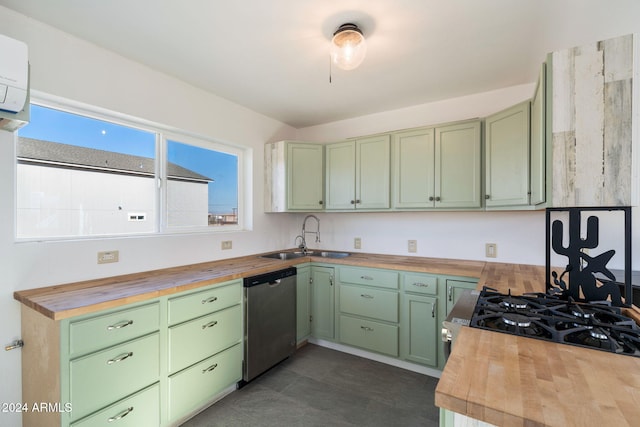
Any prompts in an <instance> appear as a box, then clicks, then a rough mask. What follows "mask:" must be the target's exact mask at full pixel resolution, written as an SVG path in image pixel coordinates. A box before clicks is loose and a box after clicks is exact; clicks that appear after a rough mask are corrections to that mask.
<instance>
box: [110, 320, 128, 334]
mask: <svg viewBox="0 0 640 427" xmlns="http://www.w3.org/2000/svg"><path fill="white" fill-rule="evenodd" d="M129 325H133V320H123V321H122V322H118V323H116V324H114V325H109V326H107V331H113V330H114V329H122V328H126V327H127V326H129Z"/></svg>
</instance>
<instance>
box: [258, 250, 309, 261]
mask: <svg viewBox="0 0 640 427" xmlns="http://www.w3.org/2000/svg"><path fill="white" fill-rule="evenodd" d="M311 254H313V252H307V253H306V254H305V253H303V252H276V253H273V254H267V255H262V256H261V257H262V258H271V259H282V260H287V259H296V258H302V257H304V256H309V255H311Z"/></svg>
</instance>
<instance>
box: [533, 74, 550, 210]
mask: <svg viewBox="0 0 640 427" xmlns="http://www.w3.org/2000/svg"><path fill="white" fill-rule="evenodd" d="M546 95H547V67H546V64H545V63H543V64H542V66H541V68H540V74H539V76H538V82H537V84H536V90H535V92H534V94H533V99H532V100H531V133H530V135H531V141H530V142H531V145H530V153H531V154H530V155H531V158H530V163H529V164H530V166H531V171H530V182H529V191H530V197H529V204H531V205H533V206H536V205H541V204H543V203H545V202H546V201H547V131H548V130H547V127H546V115H547V96H546Z"/></svg>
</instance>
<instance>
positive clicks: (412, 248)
mask: <svg viewBox="0 0 640 427" xmlns="http://www.w3.org/2000/svg"><path fill="white" fill-rule="evenodd" d="M407 246H408V247H407V250H408V251H409V253H416V252H418V241H417V240H409V243H408V245H407Z"/></svg>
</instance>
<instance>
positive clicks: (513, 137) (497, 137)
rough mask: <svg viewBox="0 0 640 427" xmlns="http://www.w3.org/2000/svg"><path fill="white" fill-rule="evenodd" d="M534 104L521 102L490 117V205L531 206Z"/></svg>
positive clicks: (487, 174) (487, 178) (487, 179)
mask: <svg viewBox="0 0 640 427" xmlns="http://www.w3.org/2000/svg"><path fill="white" fill-rule="evenodd" d="M529 111H530V103H529V101H527V102H523V103H520V104H518V105H515V106H513V107H511V108H508V109H506V110H504V111H501V112H499V113H496V114H494V115H492V116H489V117H487V118H486V121H485V150H486V151H485V199H486V206H487V207H490V206H522V205H528V204H529V129H530V113H529Z"/></svg>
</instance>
